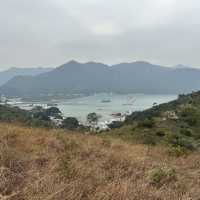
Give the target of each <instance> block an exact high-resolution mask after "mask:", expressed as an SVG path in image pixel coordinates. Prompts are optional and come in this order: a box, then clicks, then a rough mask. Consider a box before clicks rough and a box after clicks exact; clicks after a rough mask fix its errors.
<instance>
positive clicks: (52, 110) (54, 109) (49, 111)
mask: <svg viewBox="0 0 200 200" xmlns="http://www.w3.org/2000/svg"><path fill="white" fill-rule="evenodd" d="M45 112H46V114H47V115H48V116H51V117H55V118H57V119H62V116H61V114H62V113H61V111H60V110H59V109H58V108H57V107H51V108H47V109H46V111H45Z"/></svg>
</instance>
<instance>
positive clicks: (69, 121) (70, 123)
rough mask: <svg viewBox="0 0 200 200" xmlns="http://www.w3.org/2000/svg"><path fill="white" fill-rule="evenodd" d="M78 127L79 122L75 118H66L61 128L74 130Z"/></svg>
mask: <svg viewBox="0 0 200 200" xmlns="http://www.w3.org/2000/svg"><path fill="white" fill-rule="evenodd" d="M78 127H79V122H78V120H77V119H76V118H75V117H67V118H66V119H64V120H63V122H62V125H61V128H66V129H69V130H74V129H77V128H78Z"/></svg>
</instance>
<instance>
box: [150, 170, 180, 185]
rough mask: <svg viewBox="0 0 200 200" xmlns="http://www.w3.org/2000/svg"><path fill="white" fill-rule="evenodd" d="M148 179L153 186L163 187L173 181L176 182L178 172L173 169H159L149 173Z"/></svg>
mask: <svg viewBox="0 0 200 200" xmlns="http://www.w3.org/2000/svg"><path fill="white" fill-rule="evenodd" d="M148 179H149V181H150V183H151V184H153V185H156V186H162V185H164V184H166V183H169V182H171V181H176V179H177V177H176V171H175V170H174V169H172V168H166V167H157V168H155V169H152V170H151V171H150V172H149V174H148Z"/></svg>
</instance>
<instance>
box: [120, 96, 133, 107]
mask: <svg viewBox="0 0 200 200" xmlns="http://www.w3.org/2000/svg"><path fill="white" fill-rule="evenodd" d="M135 101H136V99H134V97H129V98H128V101H127V103H124V104H122V105H123V106H133V104H134V102H135Z"/></svg>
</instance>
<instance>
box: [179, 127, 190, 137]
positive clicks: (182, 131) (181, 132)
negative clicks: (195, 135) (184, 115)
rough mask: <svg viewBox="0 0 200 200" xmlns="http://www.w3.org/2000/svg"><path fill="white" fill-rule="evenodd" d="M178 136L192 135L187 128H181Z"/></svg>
mask: <svg viewBox="0 0 200 200" xmlns="http://www.w3.org/2000/svg"><path fill="white" fill-rule="evenodd" d="M180 134H182V135H185V136H188V137H189V136H191V135H192V131H191V130H190V129H187V128H182V129H181V130H180Z"/></svg>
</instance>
